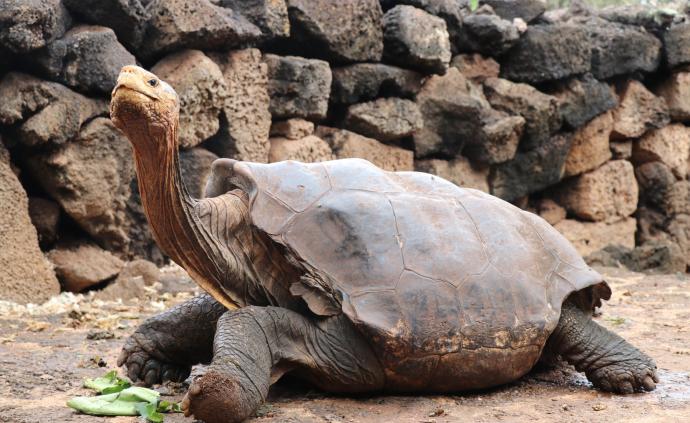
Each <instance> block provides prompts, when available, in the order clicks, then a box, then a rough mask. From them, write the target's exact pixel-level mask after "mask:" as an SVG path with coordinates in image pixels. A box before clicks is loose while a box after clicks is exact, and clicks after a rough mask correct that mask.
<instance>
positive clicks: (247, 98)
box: [208, 49, 271, 163]
mask: <svg viewBox="0 0 690 423" xmlns="http://www.w3.org/2000/svg"><path fill="white" fill-rule="evenodd" d="M211 58H212V59H213V60H214V61H215V62H216V63H217V64H218V66H219V67H220V69H221V72H222V73H223V76H224V78H225V84H226V89H227V98H226V100H225V102H224V103H223V110H222V114H221V125H220V130H219V131H218V133H217V134H216V135H215V136H214V137H213V138H212V139H211V140H210V141H209V143H208V148H209V149H211V150H212V151H213V152H214V153H216V154H217V155H218V156H219V157H233V158H235V159H237V160H246V161H252V162H261V163H263V162H265V161H266V160H268V149H269V144H268V132H269V130H270V127H271V113H270V112H269V104H270V101H271V100H270V98H269V97H268V67H267V65H266V64H265V63H264V62H263V60H262V57H261V52H260V51H259V50H257V49H245V50H238V51H232V52H229V53H219V54H213V55H212V56H211Z"/></svg>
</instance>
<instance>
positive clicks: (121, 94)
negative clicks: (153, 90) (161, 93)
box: [111, 84, 158, 103]
mask: <svg viewBox="0 0 690 423" xmlns="http://www.w3.org/2000/svg"><path fill="white" fill-rule="evenodd" d="M111 97H112V102H128V103H139V102H142V101H152V100H153V101H155V100H158V98H156V97H154V96H152V95H150V94H148V93H145V92H142V91H140V90H137V89H136V88H131V87H128V86H126V85H122V84H118V85H117V86H115V88H114V89H113V92H112V94H111Z"/></svg>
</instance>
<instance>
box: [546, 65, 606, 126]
mask: <svg viewBox="0 0 690 423" xmlns="http://www.w3.org/2000/svg"><path fill="white" fill-rule="evenodd" d="M549 94H551V95H553V96H554V97H556V98H557V99H558V102H559V109H560V111H561V118H562V119H563V122H564V123H565V124H566V125H567V126H569V127H570V128H572V129H577V128H579V127H581V126H582V125H584V124H585V123H587V122H589V121H590V120H592V119H593V118H595V117H596V116H599V115H600V114H602V113H604V112H607V111H609V110H611V109H613V108H614V107H616V106H617V105H618V98H617V97H616V95H615V94H616V93H615V91H614V90H612V89H611V87H609V86H608V84H606V83H605V82H601V81H597V80H596V79H594V77H593V76H592V75H591V74H589V73H587V74H585V75H582V76H579V77H575V78H570V79H567V80H565V81H561V82H557V83H555V84H554V87H553V88H552V89H551V90H550V92H549Z"/></svg>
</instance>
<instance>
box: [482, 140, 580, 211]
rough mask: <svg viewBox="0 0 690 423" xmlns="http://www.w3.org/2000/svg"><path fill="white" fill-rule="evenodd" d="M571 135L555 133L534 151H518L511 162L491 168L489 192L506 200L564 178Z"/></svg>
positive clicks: (512, 199)
mask: <svg viewBox="0 0 690 423" xmlns="http://www.w3.org/2000/svg"><path fill="white" fill-rule="evenodd" d="M570 143H571V136H570V135H569V134H558V135H555V136H553V137H552V138H551V140H550V141H549V142H548V143H545V144H543V145H541V146H539V147H537V148H535V149H534V150H530V151H526V152H519V153H518V154H516V155H515V158H514V159H513V160H510V161H508V162H505V163H501V164H500V165H498V166H496V167H495V168H494V169H492V172H491V177H490V179H489V184H490V185H491V193H492V194H493V195H495V196H497V197H500V198H502V199H504V200H507V201H515V200H517V199H518V198H520V197H522V196H524V195H527V194H530V193H533V192H536V191H538V190H540V189H543V188H546V187H548V186H551V185H554V184H556V183H557V182H558V181H560V180H561V178H562V177H563V171H564V168H565V159H566V157H567V155H568V150H569V149H570Z"/></svg>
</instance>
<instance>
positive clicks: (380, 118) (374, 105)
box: [344, 98, 423, 142]
mask: <svg viewBox="0 0 690 423" xmlns="http://www.w3.org/2000/svg"><path fill="white" fill-rule="evenodd" d="M344 126H345V127H346V128H347V129H349V130H351V131H354V132H357V133H359V134H362V135H365V136H367V137H371V138H375V139H377V140H379V141H384V142H385V141H393V140H397V139H399V138H404V137H407V136H410V135H412V134H414V133H415V131H417V130H418V129H421V128H422V126H423V121H422V113H421V112H420V111H419V107H417V104H416V103H414V102H413V101H410V100H404V99H401V98H380V99H378V100H375V101H370V102H368V103H359V104H355V105H353V106H350V108H349V109H348V111H347V116H346V118H345V125H344Z"/></svg>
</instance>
